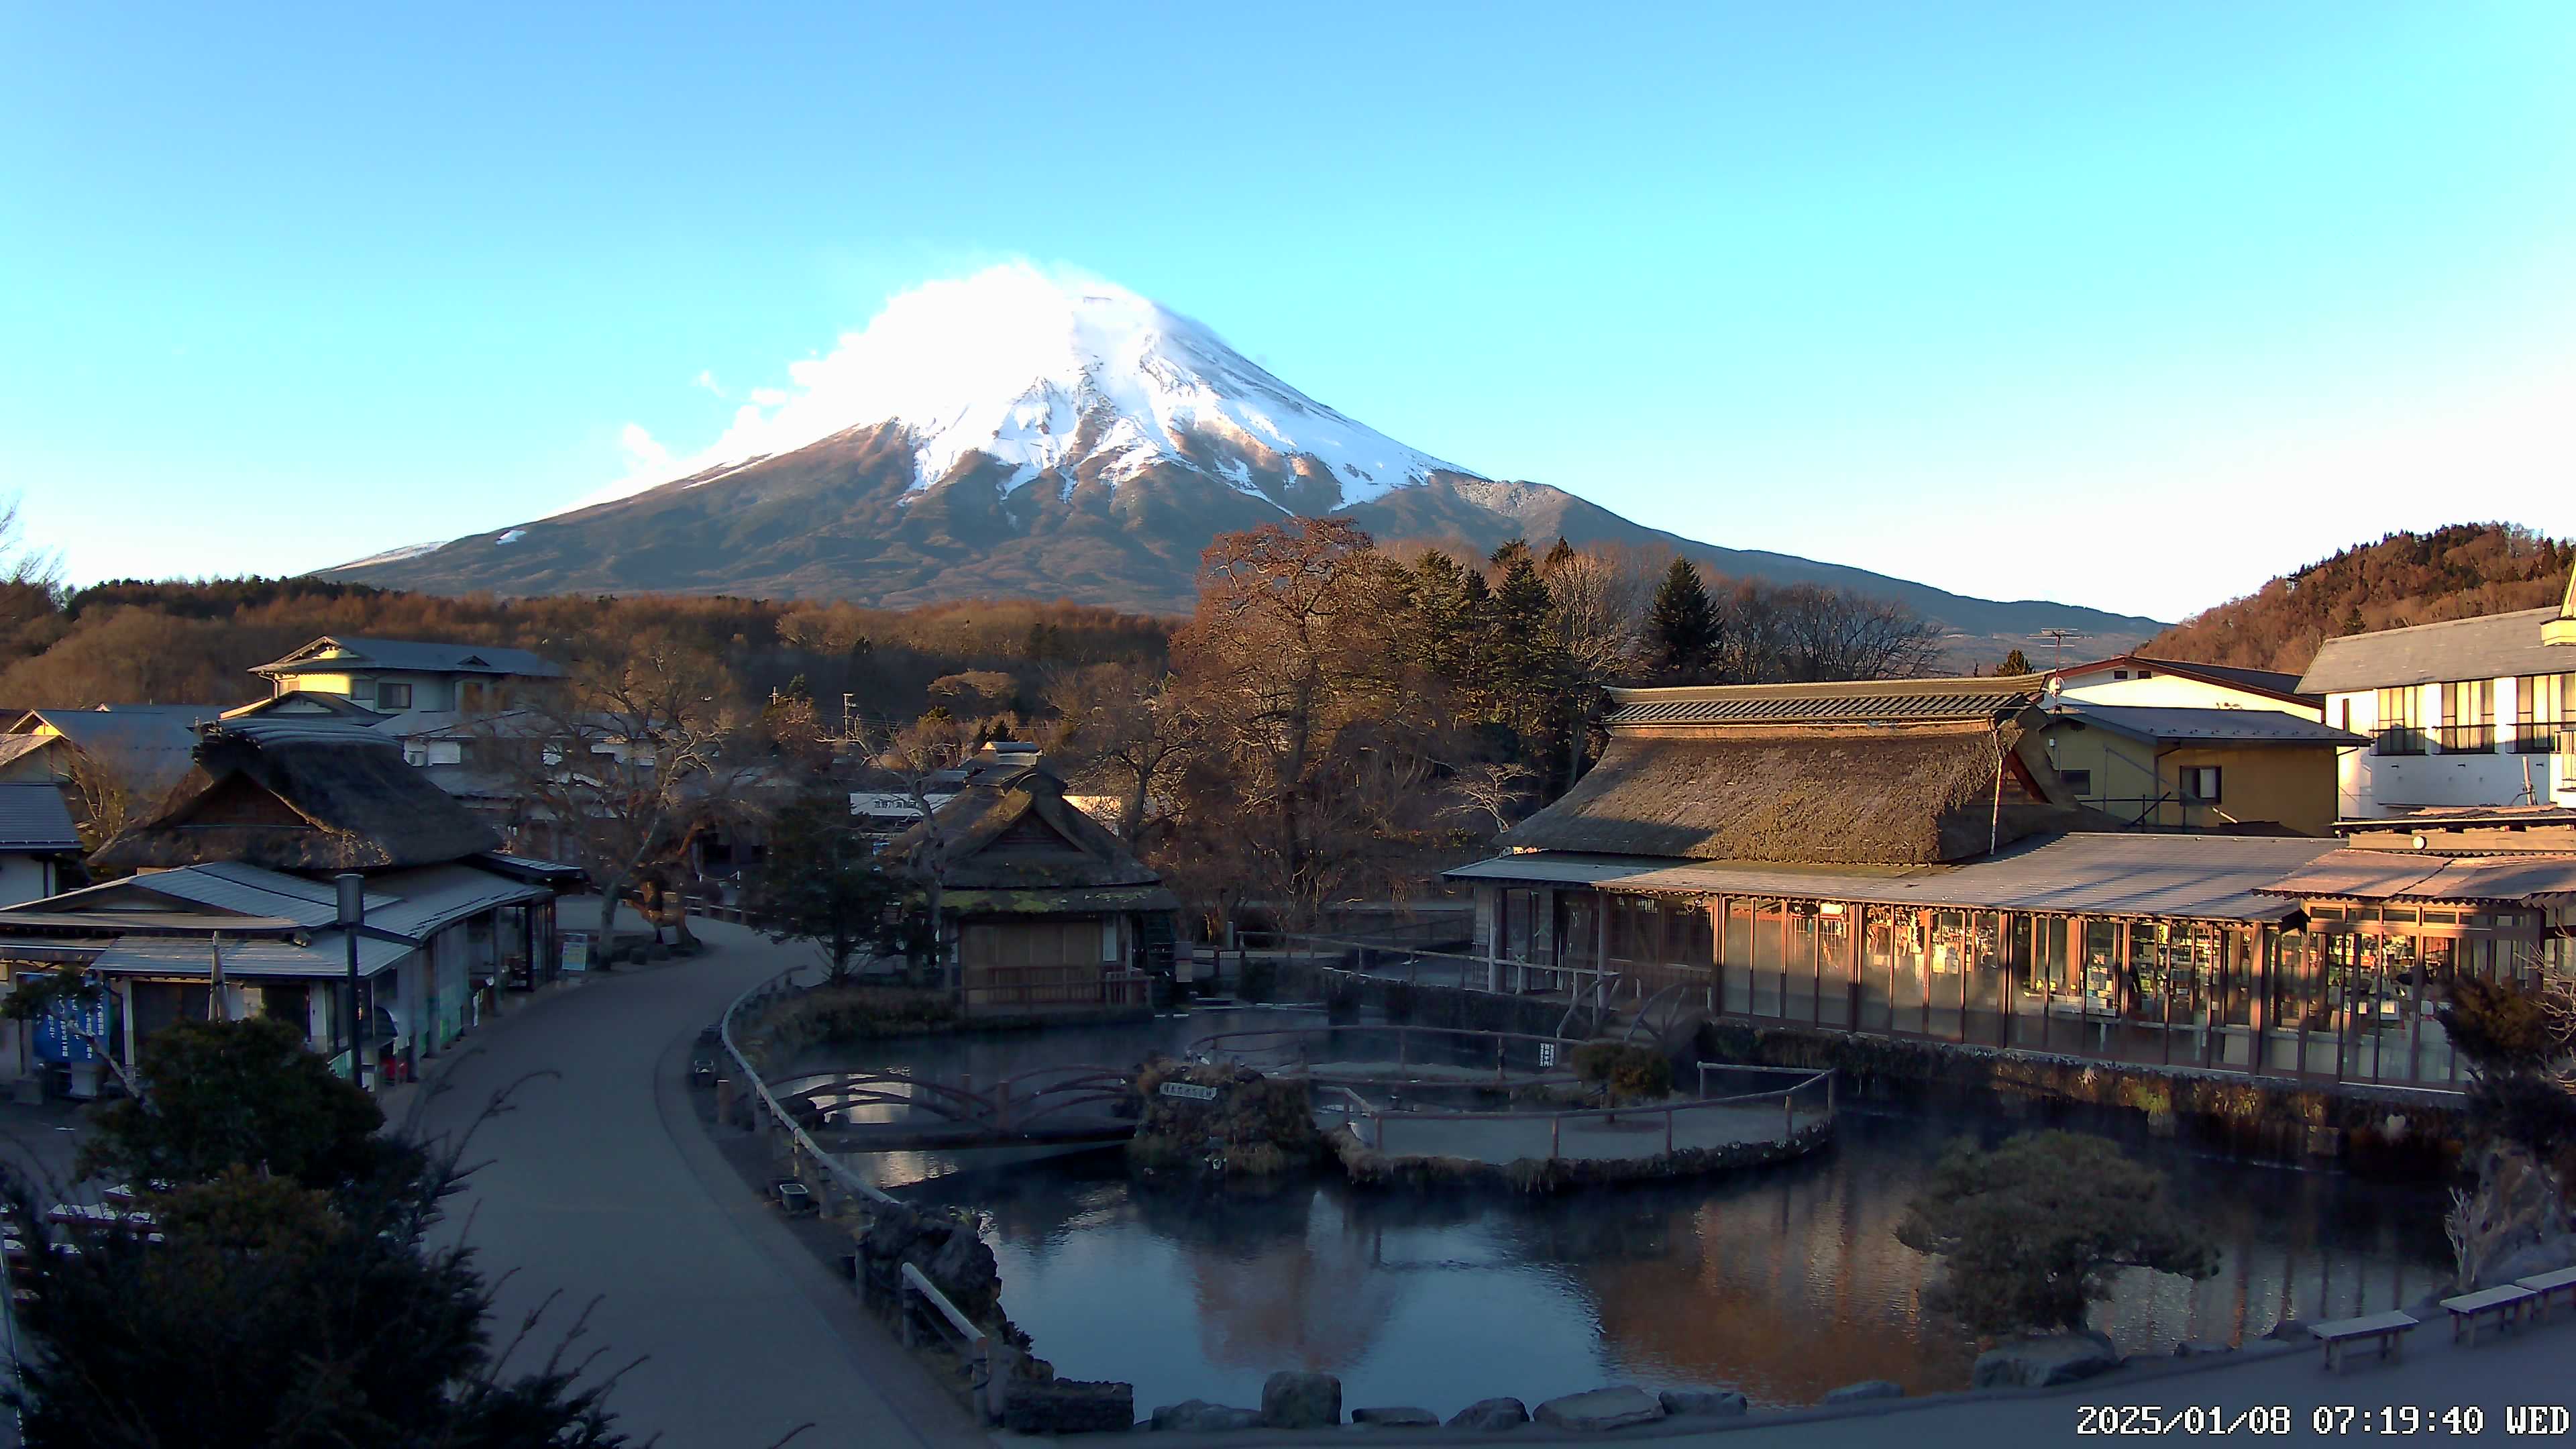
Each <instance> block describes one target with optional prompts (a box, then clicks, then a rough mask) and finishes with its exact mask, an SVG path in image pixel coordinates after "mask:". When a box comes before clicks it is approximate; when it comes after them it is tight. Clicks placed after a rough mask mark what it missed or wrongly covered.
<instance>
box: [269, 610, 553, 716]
mask: <svg viewBox="0 0 2576 1449" xmlns="http://www.w3.org/2000/svg"><path fill="white" fill-rule="evenodd" d="M251 673H253V674H256V675H259V676H261V677H262V678H264V679H266V680H267V681H268V685H269V693H270V694H271V695H285V694H292V693H295V692H297V691H299V690H300V691H303V692H305V693H309V694H336V695H339V696H341V697H342V698H345V699H347V700H349V701H350V702H351V703H353V704H358V705H363V706H365V707H366V708H368V709H371V710H374V711H375V712H376V713H378V714H380V715H392V716H398V717H399V718H397V719H395V720H393V721H391V722H390V723H391V725H392V728H390V729H388V730H387V733H390V734H394V735H396V736H398V737H404V738H408V737H410V736H412V735H413V734H416V733H431V732H434V731H435V730H437V729H440V728H444V727H446V726H449V725H453V724H454V723H456V722H457V721H458V719H459V718H460V717H461V718H475V717H482V716H489V715H496V714H501V713H504V712H506V711H508V710H510V709H513V708H516V707H518V706H520V705H522V704H525V703H527V702H528V701H529V699H530V698H531V697H532V695H533V694H534V692H535V691H537V690H541V689H544V688H547V687H549V686H550V684H551V682H552V681H554V680H558V679H561V678H562V677H563V667H562V666H561V665H559V664H556V663H555V662H554V661H553V660H550V659H547V658H544V657H542V656H540V655H537V654H533V653H530V652H529V651H527V650H525V649H500V648H494V647H491V646H488V645H480V644H430V643H421V642H418V641H414V640H409V639H361V638H358V637H356V636H355V635H330V634H326V635H324V636H322V637H321V638H319V639H316V640H314V641H313V642H311V643H309V644H306V645H304V646H303V647H301V648H299V649H296V650H294V651H292V652H290V653H288V654H287V655H286V656H285V657H283V658H281V659H275V660H272V661H270V662H269V663H266V664H261V665H256V666H254V667H253V668H252V669H251ZM414 726H418V727H420V728H417V729H415V728H413V727H414Z"/></svg>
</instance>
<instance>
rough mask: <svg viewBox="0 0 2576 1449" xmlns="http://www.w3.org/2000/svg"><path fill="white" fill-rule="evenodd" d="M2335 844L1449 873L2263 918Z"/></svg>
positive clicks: (1583, 862)
mask: <svg viewBox="0 0 2576 1449" xmlns="http://www.w3.org/2000/svg"><path fill="white" fill-rule="evenodd" d="M2334 848H2335V842H2334V841H2331V840H2311V839H2308V838H2305V837H2302V836H2237V835H2130V834H2076V835H2061V836H2055V837H2050V838H2047V839H2045V840H2043V841H2041V842H2039V843H2037V844H2031V845H2022V846H2017V847H2014V848H2012V849H2009V850H2006V851H2004V852H2002V853H2001V854H1998V855H1994V856H1990V857H1988V858H1987V859H1984V860H1979V861H1973V862H1970V863H1969V864H1966V865H1953V866H1924V867H1918V868H1916V869H1914V870H1910V871H1906V872H1903V873H1899V874H1889V873H1887V872H1885V871H1883V870H1882V871H1878V872H1874V873H1873V872H1867V871H1859V870H1850V869H1842V870H1837V869H1834V868H1830V867H1812V868H1807V869H1799V868H1796V867H1781V866H1760V865H1754V866H1739V865H1732V864H1727V863H1724V862H1702V861H1680V860H1674V859H1670V858H1666V857H1660V856H1615V855H1569V854H1564V853H1560V852H1554V851H1545V852H1535V853H1532V854H1528V855H1504V856H1497V857H1495V858H1493V859H1491V860H1484V861H1479V862H1477V863H1476V864H1474V865H1469V866H1461V867H1460V868H1458V869H1456V870H1453V871H1449V872H1446V874H1447V875H1448V877H1449V878H1450V879H1453V880H1502V881H1534V882H1550V883H1558V884H1575V885H1597V886H1600V887H1602V888H1603V889H1605V890H1618V891H1637V892H1649V893H1670V894H1730V895H1750V896H1778V897H1782V898H1785V899H1790V900H1825V901H1855V902H1864V903H1868V904H1872V905H1891V906H1931V907H1942V906H1952V907H1967V908H1971V909H1995V910H2015V911H2052V912H2060V913H2065V914H2070V915H2073V914H2089V915H2112V916H2182V917H2189V918H2194V919H2199V920H2226V921H2270V920H2278V919H2280V918H2282V917H2283V916H2286V915H2288V914H2289V913H2290V911H2291V909H2292V906H2293V903H2292V902H2290V901H2286V900H2283V899H2280V898H2279V897H2275V896H2266V895H2262V894H2259V893H2258V892H2259V891H2260V889H2261V888H2262V887H2264V886H2267V885H2270V884H2272V883H2273V882H2275V881H2278V880H2280V879H2281V878H2282V877H2284V876H2287V875H2289V874H2290V873H2291V872H2293V871H2295V870H2298V869H2300V868H2301V867H2303V866H2305V865H2307V864H2308V863H2309V862H2310V861H2313V860H2315V859H2316V858H2317V857H2318V856H2320V855H2323V854H2325V853H2326V852H2328V851H2330V850H2333V849H2334Z"/></svg>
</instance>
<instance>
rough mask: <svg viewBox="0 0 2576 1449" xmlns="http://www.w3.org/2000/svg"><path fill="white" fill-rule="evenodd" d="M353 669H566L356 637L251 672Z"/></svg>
mask: <svg viewBox="0 0 2576 1449" xmlns="http://www.w3.org/2000/svg"><path fill="white" fill-rule="evenodd" d="M324 644H329V645H336V646H338V648H339V649H340V651H341V655H340V657H336V658H332V659H328V660H312V659H306V658H304V657H303V656H304V655H306V654H307V653H308V652H309V651H312V650H313V649H314V648H315V646H317V645H324ZM342 665H355V666H358V667H362V668H375V669H408V670H418V671H420V672H422V673H424V674H526V675H536V676H538V677H541V678H553V677H555V676H557V675H560V674H562V673H563V666H561V665H559V664H557V663H555V662H554V661H553V660H551V659H548V658H546V657H545V656H543V655H541V654H536V653H533V652H531V651H529V650H526V649H503V648H500V647H498V646H496V645H487V644H439V643H431V642H426V641H422V640H416V639H366V638H361V637H359V636H357V635H355V634H326V635H324V636H322V637H321V638H319V639H316V640H314V641H313V642H312V643H310V644H306V645H304V646H303V647H301V648H298V649H296V650H294V651H292V652H291V653H289V654H287V655H286V656H285V657H284V658H282V659H275V660H271V661H270V662H268V663H266V664H260V665H254V666H253V667H252V669H251V673H253V674H296V673H302V672H303V671H305V670H307V669H324V670H328V669H330V668H332V667H335V666H342Z"/></svg>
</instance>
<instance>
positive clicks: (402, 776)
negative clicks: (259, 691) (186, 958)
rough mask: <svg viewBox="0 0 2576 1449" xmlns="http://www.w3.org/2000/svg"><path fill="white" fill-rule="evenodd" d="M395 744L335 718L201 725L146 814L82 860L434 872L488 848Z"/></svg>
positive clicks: (491, 843) (473, 824) (131, 865)
mask: <svg viewBox="0 0 2576 1449" xmlns="http://www.w3.org/2000/svg"><path fill="white" fill-rule="evenodd" d="M500 843H501V842H500V840H499V838H498V837H496V836H495V835H494V834H493V833H492V832H491V830H490V829H489V828H487V827H486V826H484V825H483V824H482V823H481V822H479V821H477V820H476V819H475V818H474V817H473V815H472V814H470V813H468V811H467V810H466V808H465V807H464V806H463V805H462V804H460V803H458V801H457V800H456V798H455V797H454V796H452V795H449V794H448V793H447V792H446V791H444V790H441V789H440V788H438V786H437V785H436V784H434V783H432V782H431V781H430V780H428V779H427V778H426V777H424V776H423V775H422V773H421V772H420V771H418V770H415V769H413V768H412V767H410V766H408V765H406V764H404V763H403V757H402V749H401V746H400V745H399V744H398V743H397V742H396V741H394V740H392V739H389V738H387V737H385V736H384V735H381V734H378V733H376V732H375V731H373V730H369V729H364V728H359V727H356V726H352V725H347V724H341V723H337V722H330V721H321V720H306V719H294V718H286V717H276V716H270V717H251V718H244V719H239V720H228V721H219V722H215V723H211V724H208V725H206V726H205V727H204V728H203V729H202V731H201V738H200V740H199V742H198V744H197V748H196V763H195V766H194V767H193V768H192V769H190V770H189V771H188V773H187V774H186V775H185V776H184V777H183V778H181V780H180V781H179V783H178V784H177V785H176V786H175V787H173V788H172V789H171V791H170V793H169V795H168V796H167V797H166V798H164V799H163V800H162V802H161V804H160V806H159V808H157V809H156V810H154V811H153V812H152V813H151V814H150V815H148V816H146V817H145V818H144V819H142V820H141V821H139V822H137V823H136V824H134V825H132V826H129V827H127V828H126V829H125V830H124V831H122V832H120V833H119V834H118V835H117V836H116V838H115V839H113V840H110V841H109V842H108V843H107V844H105V845H103V846H101V847H100V848H99V849H98V851H97V852H96V853H95V854H94V855H93V856H92V857H91V859H92V861H93V862H94V863H96V864H97V865H99V866H102V867H105V868H109V869H114V870H155V869H169V868H172V867H176V866H185V865H197V864H202V863H207V862H214V861H235V862H240V863H243V864H247V865H255V866H261V867H264V868H266V869H269V870H279V871H299V872H331V871H347V870H356V871H374V870H393V869H399V868H403V867H408V866H421V865H437V864H441V863H444V862H447V861H453V860H461V859H464V858H465V857H468V856H471V855H475V854H477V853H479V852H482V851H487V850H494V849H497V848H499V846H500Z"/></svg>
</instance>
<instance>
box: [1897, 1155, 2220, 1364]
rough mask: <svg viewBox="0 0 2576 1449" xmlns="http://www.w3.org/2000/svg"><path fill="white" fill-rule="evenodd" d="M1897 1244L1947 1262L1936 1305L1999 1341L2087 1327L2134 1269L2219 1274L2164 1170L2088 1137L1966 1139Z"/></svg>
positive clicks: (1943, 1165) (1940, 1168) (1916, 1204)
mask: <svg viewBox="0 0 2576 1449" xmlns="http://www.w3.org/2000/svg"><path fill="white" fill-rule="evenodd" d="M1896 1237H1897V1240H1898V1241H1899V1242H1902V1243H1903V1244H1905V1245H1906V1246H1907V1247H1909V1248H1912V1249H1914V1250H1915V1251H1917V1252H1921V1253H1932V1254H1936V1255H1938V1256H1939V1257H1940V1258H1941V1259H1942V1269H1943V1271H1942V1275H1941V1278H1940V1280H1939V1281H1938V1282H1936V1283H1934V1284H1933V1285H1932V1287H1931V1288H1930V1289H1929V1290H1928V1291H1927V1292H1926V1293H1925V1295H1924V1302H1925V1303H1926V1305H1927V1306H1929V1307H1931V1308H1932V1309H1933V1310H1934V1311H1936V1312H1941V1313H1947V1314H1949V1315H1950V1316H1951V1317H1954V1318H1956V1319H1958V1320H1959V1321H1960V1322H1962V1323H1964V1324H1966V1325H1967V1326H1968V1328H1969V1329H1970V1330H1972V1331H1974V1332H1976V1333H1978V1334H1980V1335H1983V1336H1985V1337H1989V1338H2000V1337H2004V1336H2006V1335H2010V1334H2014V1333H2024V1332H2038V1331H2047V1330H2053V1329H2072V1328H2081V1327H2083V1326H2084V1314H2085V1310H2086V1309H2087V1307H2089V1306H2090V1305H2091V1304H2092V1303H2094V1302H2095V1301H2096V1300H2098V1299H2100V1298H2102V1297H2104V1296H2105V1295H2107V1294H2108V1293H2109V1292H2110V1289H2111V1279H2112V1275H2113V1274H2114V1273H2116V1272H2117V1271H2119V1270H2120V1269H2123V1268H2149V1269H2153V1270H2154V1271H2156V1272H2159V1273H2172V1274H2176V1275H2178V1276H2181V1277H2185V1278H2207V1277H2210V1276H2212V1275H2213V1274H2215V1273H2216V1272H2217V1271H2218V1254H2217V1252H2216V1250H2215V1249H2213V1248H2212V1247H2211V1246H2210V1245H2209V1243H2208V1241H2207V1240H2206V1239H2204V1238H2202V1237H2201V1236H2200V1235H2199V1233H2198V1232H2197V1231H2195V1230H2194V1229H2192V1228H2190V1227H2188V1226H2186V1224H2185V1221H2184V1218H2183V1215H2182V1214H2181V1213H2180V1212H2179V1211H2177V1210H2176V1209H2175V1207H2174V1206H2173V1204H2172V1203H2171V1202H2169V1201H2167V1199H2166V1197H2165V1182H2164V1175H2163V1174H2162V1173H2159V1172H2157V1171H2155V1170H2154V1169H2153V1168H2150V1167H2147V1166H2144V1165H2142V1164H2140V1163H2137V1162H2133V1161H2131V1160H2130V1159H2129V1158H2128V1156H2127V1155H2126V1154H2124V1153H2122V1152H2121V1150H2120V1148H2119V1145H2118V1144H2117V1143H2114V1142H2111V1141H2109V1140H2108V1139H2106V1138H2101V1137H2091V1136H2086V1135H2084V1134H2082V1133H2078V1132H2027V1133H2023V1134H2022V1135H2020V1136H2017V1137H2014V1138H2011V1139H2009V1140H2007V1141H2006V1142H2004V1144H2003V1145H2001V1146H1999V1147H1996V1148H1994V1149H1993V1150H1991V1151H1988V1150H1984V1149H1981V1148H1979V1147H1978V1146H1977V1145H1976V1144H1975V1143H1974V1142H1967V1141H1962V1142H1960V1143H1958V1144H1957V1145H1955V1146H1953V1147H1952V1148H1951V1149H1950V1150H1949V1152H1947V1153H1946V1154H1944V1155H1943V1156H1942V1158H1941V1161H1940V1162H1939V1164H1938V1165H1936V1166H1935V1167H1934V1168H1933V1170H1932V1177H1931V1180H1930V1182H1928V1183H1927V1184H1926V1185H1925V1186H1924V1189H1923V1191H1922V1192H1921V1193H1920V1194H1918V1195H1917V1196H1916V1197H1915V1199H1914V1201H1913V1203H1912V1204H1910V1205H1909V1206H1908V1207H1907V1208H1906V1212H1905V1219H1904V1221H1903V1222H1901V1223H1900V1224H1898V1226H1897V1229H1896Z"/></svg>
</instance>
